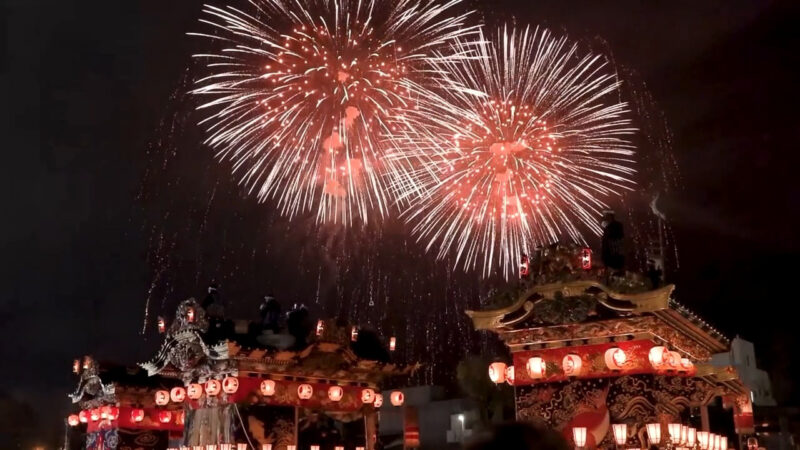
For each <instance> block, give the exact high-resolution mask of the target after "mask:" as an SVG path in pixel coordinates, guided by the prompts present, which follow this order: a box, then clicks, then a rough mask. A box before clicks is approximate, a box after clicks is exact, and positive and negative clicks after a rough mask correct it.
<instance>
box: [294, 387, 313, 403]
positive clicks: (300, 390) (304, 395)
mask: <svg viewBox="0 0 800 450" xmlns="http://www.w3.org/2000/svg"><path fill="white" fill-rule="evenodd" d="M312 394H314V388H313V387H311V385H310V384H301V385H300V386H297V396H298V397H300V400H308V399H310V398H311V395H312Z"/></svg>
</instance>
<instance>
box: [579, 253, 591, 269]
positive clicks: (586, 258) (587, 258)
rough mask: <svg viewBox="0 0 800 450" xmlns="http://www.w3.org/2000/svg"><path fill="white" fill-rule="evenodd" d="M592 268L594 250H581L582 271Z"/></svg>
mask: <svg viewBox="0 0 800 450" xmlns="http://www.w3.org/2000/svg"><path fill="white" fill-rule="evenodd" d="M591 268H592V250H591V249H589V248H585V249H583V250H581V269H583V270H589V269H591Z"/></svg>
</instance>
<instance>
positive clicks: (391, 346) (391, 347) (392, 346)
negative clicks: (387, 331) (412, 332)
mask: <svg viewBox="0 0 800 450" xmlns="http://www.w3.org/2000/svg"><path fill="white" fill-rule="evenodd" d="M396 347H397V339H396V338H395V337H394V336H392V337H390V338H389V351H390V352H393V351H394V349H395V348H396Z"/></svg>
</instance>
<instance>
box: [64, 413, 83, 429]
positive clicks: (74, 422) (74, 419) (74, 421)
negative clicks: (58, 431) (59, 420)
mask: <svg viewBox="0 0 800 450" xmlns="http://www.w3.org/2000/svg"><path fill="white" fill-rule="evenodd" d="M67 423H68V424H69V426H71V427H77V426H78V424H79V423H81V419H80V417H78V415H77V414H70V415H69V417H67Z"/></svg>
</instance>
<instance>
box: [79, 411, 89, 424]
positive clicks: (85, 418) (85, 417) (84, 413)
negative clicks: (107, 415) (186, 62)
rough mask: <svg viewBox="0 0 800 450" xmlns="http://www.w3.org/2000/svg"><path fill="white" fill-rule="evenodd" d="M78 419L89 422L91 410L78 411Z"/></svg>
mask: <svg viewBox="0 0 800 450" xmlns="http://www.w3.org/2000/svg"><path fill="white" fill-rule="evenodd" d="M78 420H79V421H80V422H81V423H89V411H81V412H79V413H78Z"/></svg>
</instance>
